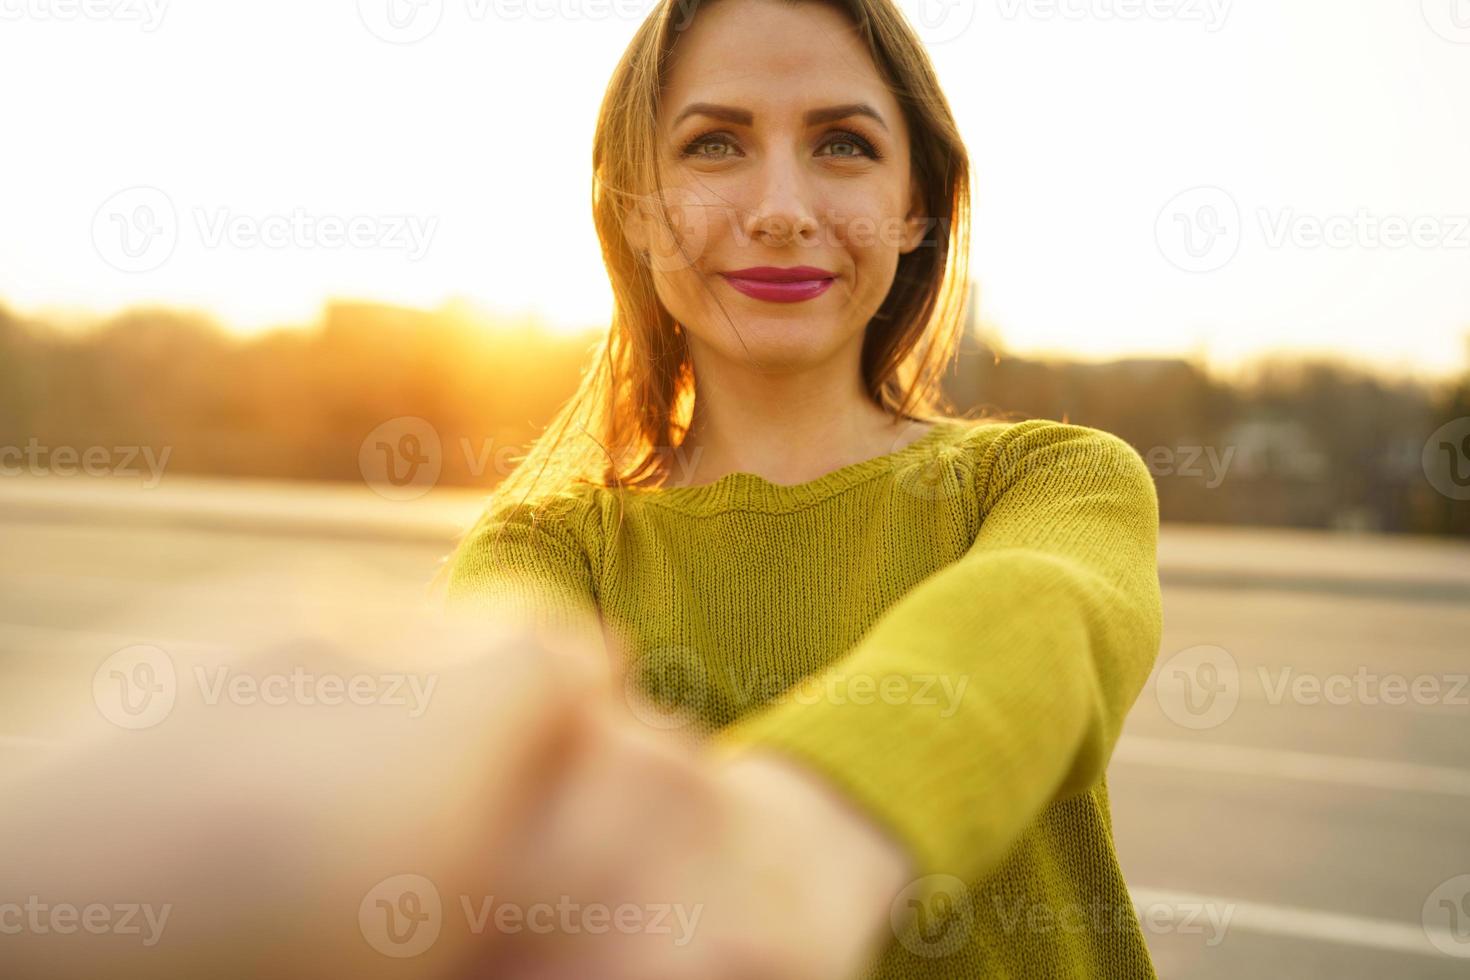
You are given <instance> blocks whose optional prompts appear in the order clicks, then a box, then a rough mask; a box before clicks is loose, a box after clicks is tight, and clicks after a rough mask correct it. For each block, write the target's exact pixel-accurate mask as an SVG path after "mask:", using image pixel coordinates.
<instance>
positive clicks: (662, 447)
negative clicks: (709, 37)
mask: <svg viewBox="0 0 1470 980" xmlns="http://www.w3.org/2000/svg"><path fill="white" fill-rule="evenodd" d="M715 2H718V0H703V2H701V0H659V2H658V4H657V5H656V6H655V7H654V9H653V10H652V11H651V12H650V13H649V15H648V17H647V18H646V19H645V20H644V21H643V23H642V25H641V26H640V27H639V29H638V32H637V34H636V35H635V36H634V38H633V40H632V41H631V42H630V43H629V45H628V48H627V50H626V51H625V52H624V54H623V57H622V60H621V61H619V62H618V66H617V68H616V70H615V71H614V72H613V75H612V78H611V80H610V81H609V83H608V87H607V91H606V92H605V93H604V95H603V100H602V108H601V110H600V112H599V115H598V120H597V131H596V134H595V136H594V139H593V146H592V168H593V175H592V213H593V218H594V221H595V223H596V226H597V236H598V238H599V240H600V241H601V244H602V257H603V263H604V264H605V265H606V267H607V271H608V277H609V279H610V280H611V285H612V292H613V311H612V322H611V325H610V326H609V328H608V331H607V334H606V336H605V337H603V338H602V340H601V341H600V342H599V343H598V345H597V347H596V349H595V351H594V356H593V357H592V359H591V361H590V363H589V365H588V367H587V368H586V369H584V371H583V373H582V377H581V380H580V382H579V384H578V386H577V390H576V392H575V393H574V394H573V395H572V396H571V398H570V399H569V400H568V401H567V402H566V404H565V405H564V406H563V407H562V408H561V410H560V411H558V412H557V414H556V416H555V418H553V419H552V421H551V422H550V424H549V425H548V426H547V428H546V429H545V431H544V432H543V433H542V434H541V436H540V437H538V438H537V440H536V441H535V443H534V444H533V445H532V447H531V448H530V450H529V451H528V452H527V454H526V455H525V456H524V457H522V458H521V460H520V462H519V465H518V466H517V467H516V468H515V469H514V470H513V471H512V472H511V473H510V474H509V475H508V476H506V477H505V479H504V480H502V482H501V483H500V485H499V486H498V487H496V489H495V492H494V494H493V496H492V503H491V505H490V506H489V507H487V508H486V510H485V513H484V514H483V515H482V517H481V519H480V522H479V523H478V524H477V525H476V527H475V528H472V529H471V531H470V532H469V533H467V534H466V535H465V537H464V538H462V539H461V542H460V545H461V547H462V546H463V545H464V542H465V541H466V540H468V538H469V537H470V536H471V534H473V532H474V531H475V530H477V529H478V528H479V527H481V526H483V525H484V524H485V523H486V522H488V521H490V520H492V519H493V518H494V516H495V515H496V514H498V513H500V512H502V508H504V507H508V506H517V507H519V506H525V505H531V506H534V505H535V504H537V503H539V502H542V501H546V500H549V499H551V498H555V497H559V496H565V495H566V494H567V493H568V492H569V491H570V490H571V489H572V488H573V487H574V486H575V485H578V484H592V485H595V486H604V487H619V488H633V487H640V486H646V485H650V484H652V483H653V482H654V481H656V480H657V479H658V478H659V477H660V476H661V475H662V474H664V473H665V472H666V470H667V461H668V454H669V452H670V451H671V450H674V449H677V447H678V445H679V443H680V442H681V441H682V437H683V435H684V433H685V432H686V431H687V427H688V421H689V417H690V413H691V411H692V409H693V404H694V394H695V392H694V377H693V371H692V365H691V361H690V355H689V347H688V343H687V338H686V336H685V334H684V331H683V329H682V328H681V327H680V325H679V324H678V323H677V322H676V321H675V320H674V319H673V318H672V317H671V316H670V315H669V313H668V311H667V310H665V309H664V307H663V305H662V304H661V303H660V302H659V299H658V295H657V293H656V291H655V287H654V278H653V271H652V269H651V268H650V262H649V260H648V257H647V256H646V255H644V254H640V253H639V252H638V251H636V250H635V249H634V247H633V246H632V245H631V244H630V243H629V241H628V238H627V236H626V234H625V221H626V219H627V216H628V214H629V212H630V209H632V208H637V207H645V208H646V207H647V205H648V204H649V202H653V203H654V204H655V207H654V208H653V211H654V213H655V214H656V215H657V217H658V219H659V220H660V221H661V223H662V224H663V225H664V227H665V228H666V229H667V230H668V231H669V233H670V235H671V237H672V238H673V239H674V240H677V239H678V235H677V233H676V232H675V230H674V226H673V223H672V222H671V221H670V219H669V210H670V208H669V207H668V202H667V201H666V200H665V199H664V197H663V195H662V194H661V193H660V189H661V188H663V187H664V183H663V181H662V180H661V179H660V169H659V154H658V150H657V134H656V130H655V126H656V122H655V121H656V120H657V119H658V110H659V104H660V99H661V96H662V93H663V90H664V85H665V81H666V72H667V66H668V65H669V62H670V52H671V51H672V50H673V48H674V46H675V45H676V44H677V43H678V40H679V37H680V35H681V34H682V32H683V31H685V30H687V29H688V28H689V25H690V24H691V23H692V22H693V18H694V17H695V16H696V15H697V13H698V11H699V9H701V8H702V7H703V8H707V7H708V6H709V5H710V4H711V3H715ZM788 2H790V3H792V4H796V3H812V2H822V3H828V4H830V5H832V6H835V7H836V8H837V9H838V10H840V11H842V12H843V13H845V14H846V15H847V16H848V18H849V19H850V20H851V22H852V23H853V25H854V26H855V27H856V29H857V32H858V36H859V37H861V38H862V39H863V41H864V42H865V43H866V45H867V47H868V51H869V52H870V54H871V56H872V59H873V63H874V64H875V65H876V66H877V69H878V72H879V73H880V75H881V76H882V77H883V78H884V80H885V81H886V82H887V84H888V87H889V88H890V90H891V91H892V92H893V94H894V96H895V97H896V98H897V100H898V103H899V106H900V107H901V109H902V111H903V113H904V115H905V119H906V120H907V122H908V129H909V132H910V134H911V138H910V144H911V168H912V171H913V175H914V179H915V182H916V183H917V185H918V187H919V189H920V193H921V194H922V208H923V210H922V211H921V212H920V213H921V214H922V215H923V216H924V217H926V218H928V219H931V224H930V227H931V229H932V230H931V232H930V233H929V236H928V237H927V238H926V240H925V241H924V243H923V244H921V245H920V246H919V247H918V248H916V249H914V250H912V251H911V252H909V253H907V254H904V255H901V256H900V257H899V263H898V271H897V275H896V278H895V279H894V283H893V287H892V289H891V290H890V291H889V294H888V296H887V298H886V299H885V300H884V302H883V304H882V306H881V307H880V308H879V310H878V312H877V313H876V314H875V315H874V316H873V318H872V320H871V321H870V322H869V324H868V327H867V331H866V334H865V336H864V341H863V350H862V377H863V385H864V389H865V390H866V392H867V393H868V396H869V397H870V398H871V399H872V400H873V403H874V404H875V405H877V406H879V407H880V408H883V409H884V410H886V411H888V412H889V413H891V414H892V415H893V416H894V418H895V420H899V419H902V418H905V417H908V418H926V417H933V416H935V415H938V414H948V413H949V412H950V406H949V405H948V403H947V401H946V399H945V398H944V395H943V392H942V388H941V384H940V382H941V381H942V376H943V373H944V371H945V369H946V367H947V366H948V365H949V364H950V363H951V362H952V361H953V360H954V356H955V354H956V351H957V348H958V344H959V341H960V338H961V334H962V331H963V325H964V318H965V306H966V300H967V298H968V283H969V252H970V247H969V246H970V163H969V154H968V153H967V151H966V149H965V146H964V143H963V141H962V140H961V138H960V134H959V130H958V127H957V126H956V124H955V120H954V116H953V114H952V113H951V111H950V107H949V103H948V101H947V100H946V99H945V97H944V93H943V92H942V91H941V89H940V87H939V80H938V78H937V76H936V75H935V72H934V68H933V65H932V64H931V63H930V61H929V56H928V54H927V52H926V51H925V50H924V47H923V44H922V42H921V41H920V40H919V38H918V36H917V35H916V34H915V33H914V31H913V28H912V27H911V26H910V25H909V23H908V21H907V20H906V19H905V18H904V16H903V14H902V12H901V11H900V10H899V9H898V8H897V7H896V6H895V5H894V3H893V2H892V0H788ZM456 554H457V553H456ZM454 557H455V556H450V562H452V561H453V558H454Z"/></svg>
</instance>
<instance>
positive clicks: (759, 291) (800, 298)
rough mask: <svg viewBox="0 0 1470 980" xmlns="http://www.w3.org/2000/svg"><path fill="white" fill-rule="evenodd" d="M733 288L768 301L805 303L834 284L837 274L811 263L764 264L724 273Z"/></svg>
mask: <svg viewBox="0 0 1470 980" xmlns="http://www.w3.org/2000/svg"><path fill="white" fill-rule="evenodd" d="M721 275H722V276H724V279H725V281H726V282H728V283H729V284H730V285H731V287H733V288H734V289H738V290H739V291H740V292H742V293H744V294H745V295H747V296H750V297H752V298H754V299H759V300H764V301H766V302H768V303H803V302H806V301H807V300H809V299H816V298H817V297H818V296H820V295H822V294H823V293H825V292H826V291H827V290H828V289H830V288H831V287H832V282H833V280H834V279H835V278H836V274H835V273H832V272H828V271H827V270H826V269H817V268H814V267H812V266H809V265H798V266H793V267H792V268H789V269H780V268H776V267H774V266H768V265H762V266H755V267H753V268H749V269H739V270H736V271H734V272H725V273H721Z"/></svg>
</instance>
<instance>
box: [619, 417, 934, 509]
mask: <svg viewBox="0 0 1470 980" xmlns="http://www.w3.org/2000/svg"><path fill="white" fill-rule="evenodd" d="M930 421H931V424H930V426H929V430H928V431H927V432H925V433H924V434H923V435H921V436H920V437H919V438H917V439H915V440H914V441H913V442H911V443H909V444H908V445H906V446H904V447H903V448H901V449H895V450H893V451H892V452H887V453H883V454H882V455H880V456H873V457H871V458H869V459H864V460H859V461H858V462H856V463H848V464H847V465H846V466H840V467H838V468H837V469H835V470H831V471H830V472H828V473H825V474H823V475H822V476H819V477H816V478H815V479H812V480H807V481H804V482H802V483H773V482H772V481H770V480H767V479H766V478H765V477H763V476H759V475H757V474H755V473H747V472H745V471H743V470H737V471H735V472H733V473H726V474H725V475H724V476H722V477H719V478H718V479H715V480H712V481H710V482H709V483H701V484H697V485H695V486H672V487H656V488H653V489H633V490H625V491H623V492H624V493H631V494H633V495H634V499H638V500H643V501H647V502H649V503H653V504H662V505H667V506H670V507H676V508H678V509H680V510H685V511H689V512H692V513H715V512H718V511H722V510H732V509H744V510H762V511H778V510H792V509H795V508H798V507H803V506H807V505H810V504H814V503H817V502H818V501H821V500H825V499H826V498H828V497H830V496H832V495H834V494H836V493H837V492H839V491H841V490H845V489H847V488H848V487H851V486H853V485H855V484H858V483H861V482H863V481H865V480H868V479H871V478H872V477H875V476H877V475H879V474H880V473H883V472H886V471H890V470H893V469H895V468H896V467H898V466H899V465H901V464H903V463H906V462H908V461H910V460H913V459H917V458H919V457H921V456H922V455H923V454H924V453H925V452H927V451H928V450H929V449H930V448H931V447H932V446H934V445H935V444H937V443H939V442H940V441H941V440H943V439H944V438H945V437H946V436H947V435H949V434H950V433H952V432H954V431H955V429H956V427H957V426H958V425H959V423H958V422H956V421H955V420H954V419H947V418H941V419H932V420H930Z"/></svg>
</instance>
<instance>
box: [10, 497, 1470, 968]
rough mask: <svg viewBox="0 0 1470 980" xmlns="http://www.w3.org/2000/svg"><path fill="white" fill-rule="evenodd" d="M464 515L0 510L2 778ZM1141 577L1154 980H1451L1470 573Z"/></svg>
mask: <svg viewBox="0 0 1470 980" xmlns="http://www.w3.org/2000/svg"><path fill="white" fill-rule="evenodd" d="M477 507H478V500H477V498H476V497H475V496H474V495H471V494H466V493H460V492H450V491H443V490H435V491H434V492H432V493H430V494H429V495H428V496H427V497H425V498H422V499H420V500H416V501H411V502H405V501H389V500H386V499H383V498H382V497H379V496H377V495H375V494H373V493H372V492H371V491H370V490H369V489H368V488H366V487H352V486H340V487H337V486H312V485H293V484H270V483H249V482H234V483H227V482H213V481H205V480H198V481H190V480H186V479H183V478H173V479H171V480H170V481H168V482H167V483H166V484H165V485H163V486H160V487H159V488H156V489H154V490H150V491H143V490H141V489H137V488H133V487H120V486H115V485H109V484H105V483H98V482H97V481H91V482H80V481H66V480H58V479H54V478H51V479H47V478H33V479H29V480H25V481H16V480H9V481H6V482H3V483H0V541H3V547H0V764H3V765H22V764H24V763H25V762H26V761H27V760H29V759H33V758H34V757H35V756H36V755H37V753H42V752H44V751H46V747H47V745H48V744H50V743H51V740H54V739H56V738H57V737H59V735H60V733H61V732H62V731H64V730H66V729H67V726H69V725H72V724H75V723H77V722H78V720H79V719H81V720H82V722H83V723H92V724H96V725H105V724H106V722H105V721H103V720H102V719H100V718H98V717H97V714H98V712H97V706H96V704H95V702H94V699H93V692H92V679H93V675H94V673H95V672H96V671H97V669H98V666H99V665H100V664H101V663H102V662H103V661H104V660H105V659H106V658H107V657H109V656H110V655H112V654H113V653H114V652H116V651H118V650H120V649H124V648H126V647H128V646H130V645H133V644H152V645H156V646H159V647H161V648H164V649H170V648H172V649H180V650H182V649H185V648H188V647H191V646H200V645H209V644H211V643H215V642H216V641H217V640H218V631H219V624H220V623H230V622H250V621H253V622H265V623H274V624H280V625H283V626H284V625H286V624H289V623H293V622H302V623H306V622H320V621H322V620H330V619H332V618H333V617H342V618H351V617H352V616H353V615H354V611H355V610H360V609H362V608H363V607H364V606H365V605H373V604H379V603H383V604H392V603H394V602H401V601H402V598H403V597H404V596H411V595H418V594H421V593H422V590H423V588H424V586H425V583H426V581H427V579H428V578H429V576H430V575H431V573H432V571H433V568H434V564H435V562H436V561H437V560H438V559H439V558H440V557H441V556H442V555H443V553H444V551H445V549H446V548H447V546H448V543H449V541H450V540H451V538H452V536H453V535H454V533H455V530H456V528H458V527H459V526H461V525H462V523H463V522H464V521H465V520H467V519H468V518H469V516H471V515H472V514H473V513H475V511H476V509H477ZM1160 569H1161V578H1162V580H1163V582H1164V589H1165V619H1166V628H1165V635H1164V641H1163V645H1162V649H1161V651H1160V656H1159V664H1158V666H1157V668H1156V670H1155V676H1154V678H1153V679H1152V680H1151V682H1150V683H1149V685H1148V687H1147V688H1146V689H1145V691H1144V693H1143V694H1142V696H1141V697H1140V698H1139V700H1138V703H1137V704H1136V706H1135V707H1134V710H1133V712H1132V714H1131V715H1130V718H1129V721H1128V725H1127V729H1126V733H1125V736H1124V739H1123V740H1122V742H1121V743H1120V744H1119V747H1118V750H1117V752H1116V754H1115V756H1114V758H1113V761H1112V764H1111V766H1110V769H1109V777H1108V778H1109V785H1110V788H1111V792H1112V801H1113V810H1114V824H1115V833H1116V837H1117V841H1118V848H1119V854H1120V859H1121V861H1122V864H1123V867H1124V871H1125V874H1126V877H1127V880H1128V882H1129V884H1130V888H1131V890H1132V892H1133V896H1134V901H1135V905H1136V907H1137V908H1138V911H1139V913H1140V915H1141V917H1142V919H1143V922H1144V929H1145V933H1146V935H1147V937H1148V940H1149V943H1150V946H1151V948H1152V949H1153V951H1154V955H1155V959H1156V963H1157V965H1158V968H1159V972H1160V975H1161V976H1162V977H1164V978H1179V980H1185V978H1188V980H1224V978H1237V977H1253V978H1254V977H1272V978H1275V977H1289V978H1297V977H1332V978H1344V980H1357V978H1361V980H1370V978H1371V980H1379V978H1384V977H1393V978H1405V980H1408V978H1424V980H1431V978H1435V980H1437V978H1445V980H1448V978H1453V977H1459V978H1464V977H1470V687H1467V685H1466V677H1467V674H1470V547H1467V546H1466V545H1465V544H1464V543H1454V542H1442V541H1432V540H1425V539H1394V538H1375V537H1363V536H1358V537H1338V536H1334V535H1331V534H1325V533H1314V532H1290V531H1270V530H1255V529H1252V530H1244V529H1240V530H1235V529H1210V528H1202V527H1186V526H1173V525H1166V527H1165V528H1164V531H1163V535H1162V539H1161V542H1160ZM88 720H90V721H88Z"/></svg>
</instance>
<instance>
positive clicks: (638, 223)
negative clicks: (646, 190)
mask: <svg viewBox="0 0 1470 980" xmlns="http://www.w3.org/2000/svg"><path fill="white" fill-rule="evenodd" d="M647 210H648V209H647V208H646V207H645V206H644V199H643V198H641V197H640V198H637V199H636V200H635V201H634V202H633V204H632V205H631V206H629V208H628V209H627V210H626V211H624V212H623V238H624V239H625V240H626V241H627V242H628V245H629V246H630V247H631V248H632V249H633V251H634V252H637V253H639V254H647V253H648V248H649V244H648V243H649V227H648V217H649V216H648V214H647V213H646V212H647Z"/></svg>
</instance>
